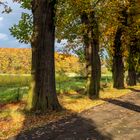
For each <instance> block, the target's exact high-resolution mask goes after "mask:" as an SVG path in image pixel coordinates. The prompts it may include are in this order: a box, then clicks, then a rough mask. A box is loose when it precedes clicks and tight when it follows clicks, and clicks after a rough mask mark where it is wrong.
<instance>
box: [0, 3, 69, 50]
mask: <svg viewBox="0 0 140 140" xmlns="http://www.w3.org/2000/svg"><path fill="white" fill-rule="evenodd" d="M7 3H8V5H9V6H11V8H12V12H11V13H9V14H6V13H5V14H2V13H1V11H2V6H1V7H0V48H29V47H30V45H27V44H23V43H19V42H18V40H16V38H14V37H13V36H12V35H10V31H9V28H10V27H11V26H12V25H13V24H17V23H18V21H19V19H20V17H21V13H22V12H27V10H26V11H25V10H24V9H22V8H20V5H19V4H18V3H15V2H12V0H7ZM65 43H66V41H65V40H64V41H62V43H61V44H58V43H56V46H57V49H58V48H60V47H62V46H63V44H65Z"/></svg>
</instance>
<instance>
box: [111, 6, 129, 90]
mask: <svg viewBox="0 0 140 140" xmlns="http://www.w3.org/2000/svg"><path fill="white" fill-rule="evenodd" d="M118 20H119V22H120V24H121V25H118V28H117V32H116V35H115V40H114V46H113V50H114V54H113V67H112V72H113V73H112V74H113V87H114V88H117V89H123V88H124V62H123V51H122V41H121V37H122V34H123V31H124V29H123V28H124V26H127V20H128V14H127V8H124V9H122V11H121V12H120V16H119V17H118Z"/></svg>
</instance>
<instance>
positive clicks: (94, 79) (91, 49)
mask: <svg viewBox="0 0 140 140" xmlns="http://www.w3.org/2000/svg"><path fill="white" fill-rule="evenodd" d="M81 21H82V23H83V24H84V25H85V31H84V35H83V39H84V44H85V58H86V71H87V93H88V95H89V97H90V98H91V99H95V98H98V97H99V90H100V78H101V63H100V56H99V29H98V22H97V19H96V17H95V11H91V10H90V12H89V13H86V12H84V13H83V14H82V16H81Z"/></svg>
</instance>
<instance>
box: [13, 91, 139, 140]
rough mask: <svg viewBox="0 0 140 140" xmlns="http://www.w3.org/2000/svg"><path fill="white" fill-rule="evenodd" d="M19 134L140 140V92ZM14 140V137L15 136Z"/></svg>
mask: <svg viewBox="0 0 140 140" xmlns="http://www.w3.org/2000/svg"><path fill="white" fill-rule="evenodd" d="M105 101H106V104H103V105H100V106H97V107H94V108H92V109H90V110H88V111H85V112H82V113H81V114H78V115H74V116H71V117H68V118H67V119H62V120H60V121H58V122H56V123H51V124H48V125H46V126H45V127H42V128H37V129H35V130H32V131H28V132H26V133H24V134H19V136H17V137H16V138H15V139H16V140H26V139H27V140H32V139H35V140H140V92H134V93H132V94H129V95H127V96H123V97H121V98H119V99H106V100H105ZM11 140H12V139H11Z"/></svg>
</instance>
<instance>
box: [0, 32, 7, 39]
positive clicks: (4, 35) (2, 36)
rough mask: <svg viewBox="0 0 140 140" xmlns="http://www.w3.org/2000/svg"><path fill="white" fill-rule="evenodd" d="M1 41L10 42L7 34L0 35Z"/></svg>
mask: <svg viewBox="0 0 140 140" xmlns="http://www.w3.org/2000/svg"><path fill="white" fill-rule="evenodd" d="M0 40H8V36H7V34H3V33H0Z"/></svg>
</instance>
